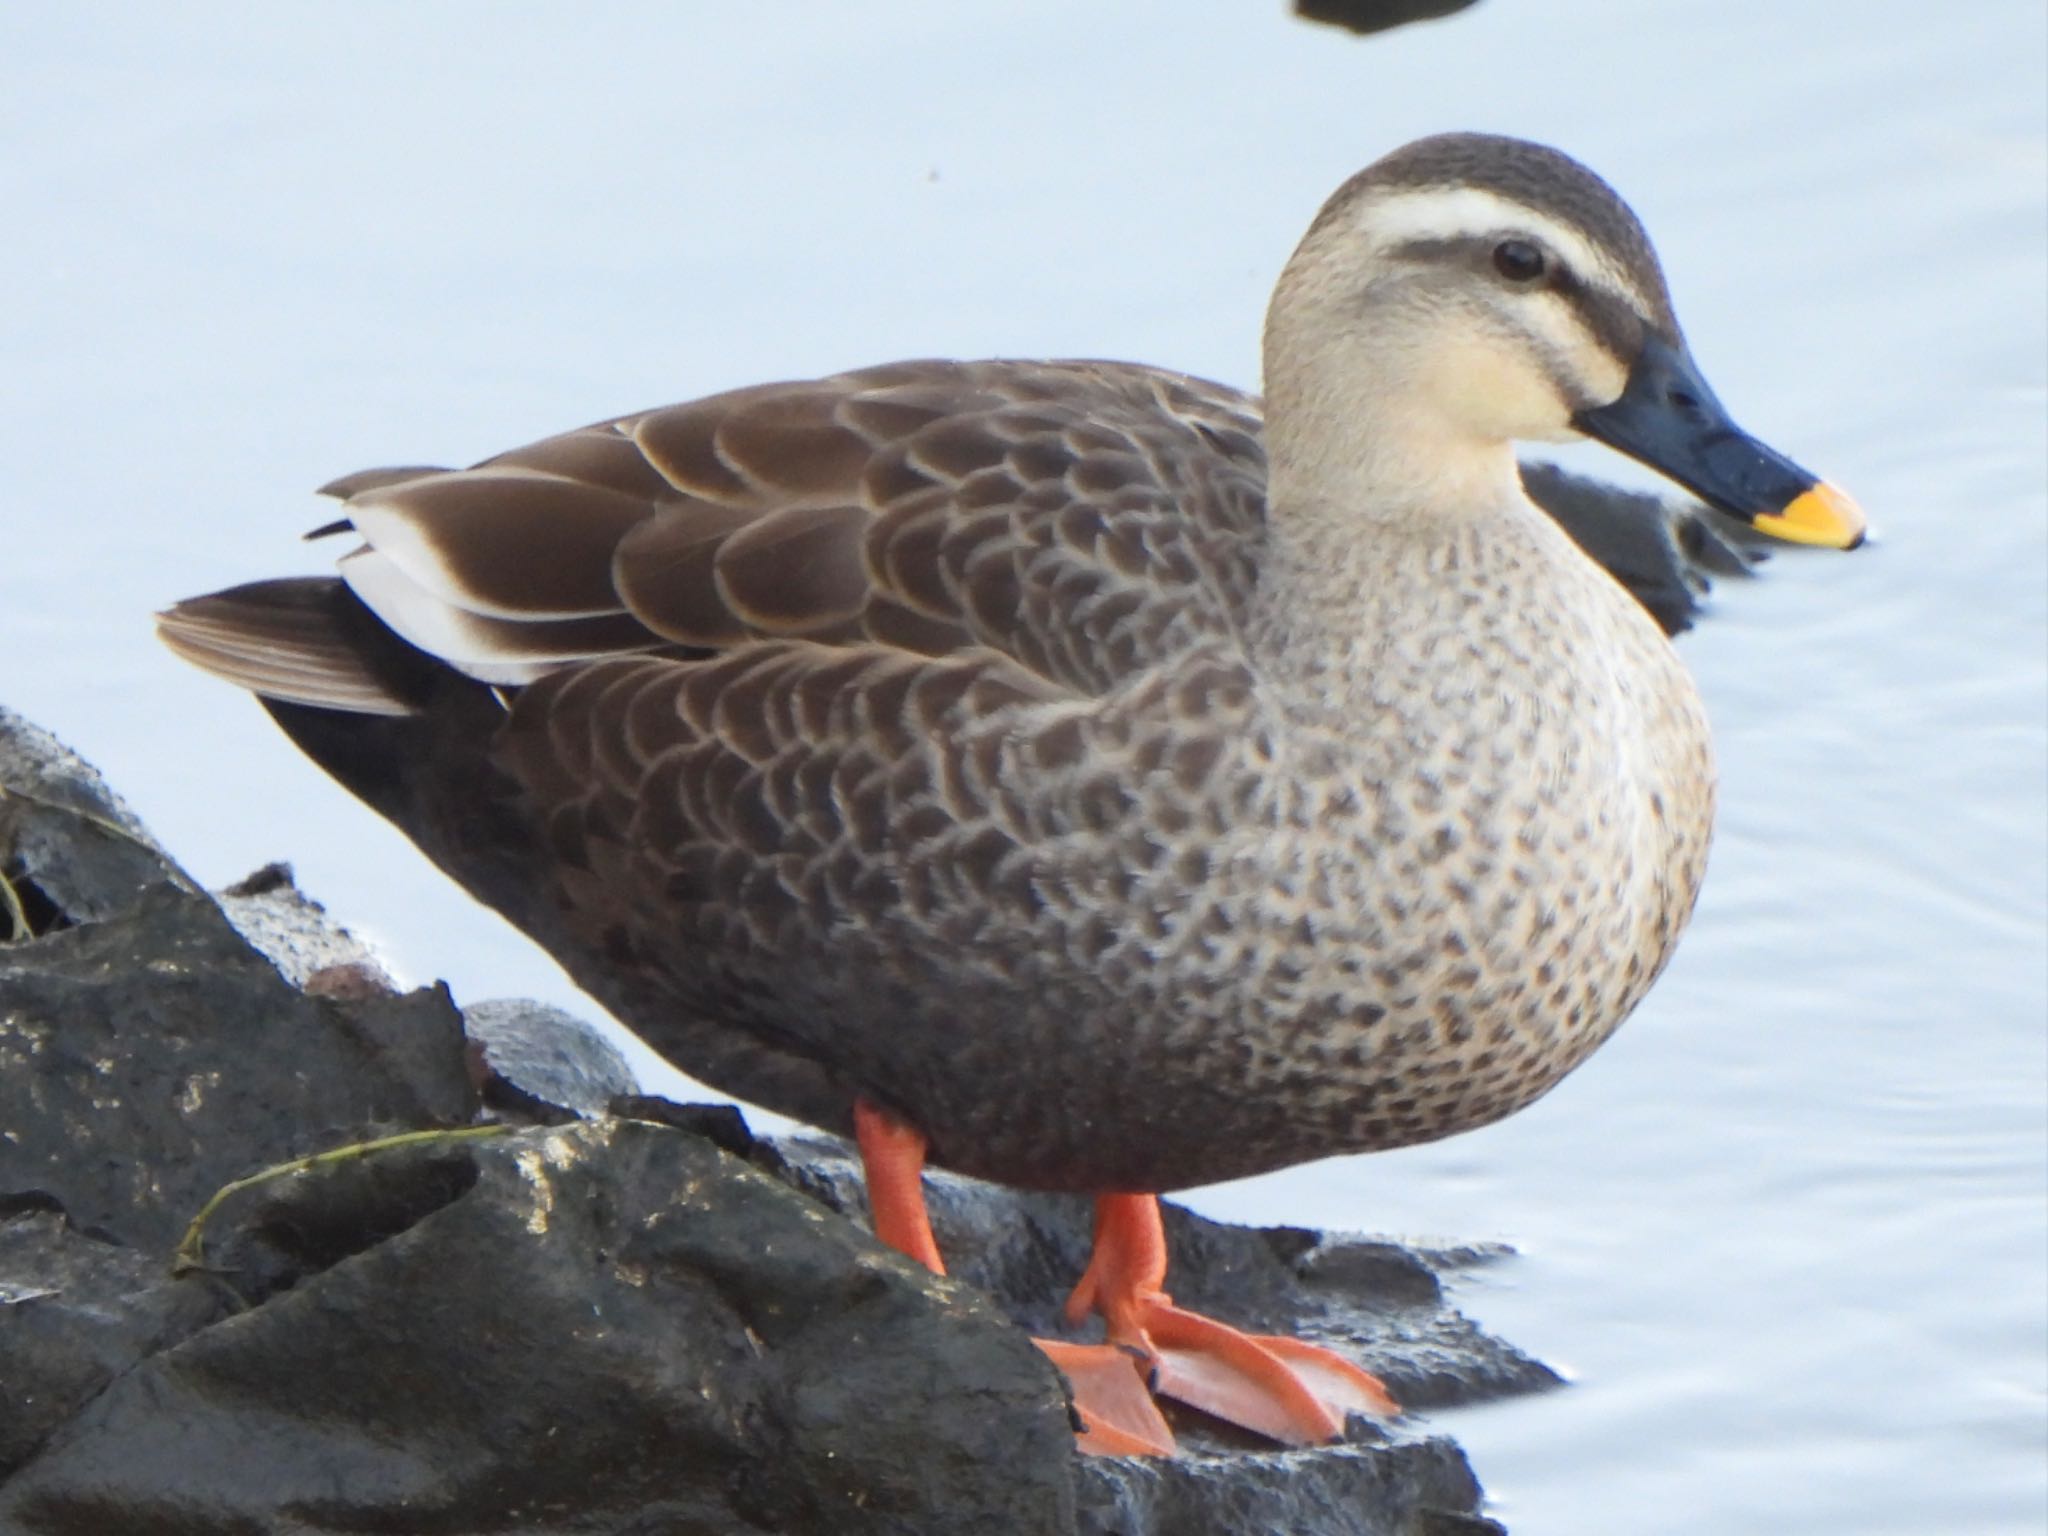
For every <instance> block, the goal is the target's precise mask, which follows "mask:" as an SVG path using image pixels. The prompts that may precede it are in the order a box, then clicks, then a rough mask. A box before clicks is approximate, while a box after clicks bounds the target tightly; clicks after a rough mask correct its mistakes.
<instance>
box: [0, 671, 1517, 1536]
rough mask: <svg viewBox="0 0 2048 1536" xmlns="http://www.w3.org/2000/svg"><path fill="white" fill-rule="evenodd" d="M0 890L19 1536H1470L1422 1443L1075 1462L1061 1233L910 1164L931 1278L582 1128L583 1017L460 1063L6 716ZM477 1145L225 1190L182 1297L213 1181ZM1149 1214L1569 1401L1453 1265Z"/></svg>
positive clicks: (1324, 1325)
mask: <svg viewBox="0 0 2048 1536" xmlns="http://www.w3.org/2000/svg"><path fill="white" fill-rule="evenodd" d="M0 877H4V880H5V883H6V889H7V891H8V893H9V895H10V898H11V899H0V940H6V939H7V938H8V936H9V935H10V934H11V935H12V942H0V1532H4V1533H7V1536H14V1533H17V1532H18V1533H66V1536H69V1533H88V1532H89V1533H93V1536H99V1533H103V1532H116V1531H161V1532H168V1533H183V1532H191V1533H198V1532H207V1533H212V1532H235V1533H238V1536H240V1533H268V1532H279V1533H284V1532H290V1533H313V1532H337V1533H338V1532H343V1531H348V1532H362V1531H377V1532H420V1533H427V1532H445V1531H458V1530H459V1531H462V1532H465V1533H496V1532H506V1533H510V1532H515V1531H518V1532H529V1531H530V1532H560V1533H583V1532H592V1533H595V1532H618V1531H633V1532H645V1533H697V1532H705V1533H710V1532H735V1533H747V1532H788V1533H812V1532H816V1533H826V1532H833V1533H838V1532H849V1533H864V1532H877V1533H879V1532H890V1533H921V1532H958V1531H991V1532H1021V1533H1035V1532H1046V1533H1069V1532H1073V1533H1084V1532H1085V1533H1105V1536H1107V1533H1116V1536H1141V1533H1160V1536H1167V1533H1172V1536H1203V1533H1208V1532H1225V1531H1229V1532H1240V1531H1266V1530H1287V1531H1292V1532H1303V1533H1316V1532H1345V1533H1368V1532H1374V1533H1376V1532H1403V1533H1433V1536H1450V1533H1454V1532H1479V1531H1487V1530H1497V1529H1498V1527H1496V1526H1495V1525H1494V1524H1493V1523H1492V1522H1491V1521H1488V1520H1486V1519H1485V1518H1484V1517H1483V1516H1481V1515H1480V1514H1479V1507H1480V1500H1481V1495H1480V1491H1479V1487H1478V1484H1477V1482H1476V1481H1475V1479H1474V1477H1473V1474H1472V1471H1471V1469H1470V1468H1469V1467H1468V1466H1467V1464H1466V1462H1465V1458H1464V1456H1463V1454H1462V1453H1461V1452H1460V1451H1459V1450H1458V1449H1457V1447H1456V1446H1455V1445H1454V1444H1452V1443H1451V1442H1450V1441H1449V1440H1447V1439H1444V1438H1441V1437H1437V1436H1431V1435H1430V1434H1429V1433H1428V1432H1427V1426H1426V1425H1420V1424H1417V1423H1415V1422H1414V1421H1413V1420H1410V1421H1408V1422H1405V1423H1403V1424H1401V1425H1398V1426H1392V1427H1387V1426H1376V1425H1368V1424H1365V1423H1362V1422H1360V1423H1355V1424H1354V1426H1353V1429H1352V1439H1351V1441H1350V1442H1349V1443H1347V1444H1344V1445H1340V1446H1336V1447H1331V1448H1327V1449H1321V1450H1314V1451H1288V1452H1280V1451H1274V1450H1271V1449H1270V1448H1259V1447H1254V1446H1252V1445H1251V1444H1250V1443H1249V1442H1248V1441H1246V1440H1244V1439H1241V1438H1234V1437H1233V1435H1232V1434H1231V1432H1228V1431H1227V1430H1225V1429H1224V1428H1223V1427H1221V1426H1216V1425H1209V1424H1204V1423H1198V1422H1192V1421H1191V1420H1190V1419H1188V1418H1184V1419H1182V1420H1180V1421H1179V1422H1178V1423H1177V1425H1176V1427H1177V1429H1178V1430H1179V1431H1180V1432H1181V1434H1182V1436H1183V1441H1184V1444H1185V1445H1186V1446H1187V1447H1188V1449H1189V1450H1190V1452H1191V1453H1192V1454H1190V1455H1188V1456H1186V1457H1184V1458H1183V1459H1181V1460H1178V1461H1175V1462H1170V1463H1167V1462H1140V1461H1126V1460H1111V1459H1107V1458H1086V1457H1080V1456H1077V1455H1076V1454H1075V1452H1074V1449H1073V1437H1072V1434H1071V1431H1070V1428H1069V1420H1068V1416H1067V1409H1066V1404H1065V1397H1064V1393H1063V1390H1062V1386H1061V1383H1060V1380H1059V1377H1058V1376H1057V1374H1056V1373H1055V1372H1053V1370H1052V1369H1051V1367H1050V1366H1049V1364H1048V1363H1047V1362H1046V1361H1045V1360H1044V1358H1043V1357H1042V1356H1041V1355H1040V1354H1039V1353H1038V1351H1037V1350H1036V1349H1035V1348H1033V1347H1032V1345H1031V1343H1030V1341H1029V1338H1028V1336H1027V1332H1026V1330H1027V1329H1036V1330H1040V1331H1044V1330H1048V1329H1050V1328H1052V1327H1053V1326H1054V1324H1055V1318H1056V1314H1057V1310H1058V1306H1059V1302H1060V1300H1061V1298H1062V1297H1063V1295H1064V1293H1065V1290H1066V1288H1067V1286H1069V1285H1070V1284H1071V1283H1072V1281H1073V1279H1074V1277H1075V1276H1076V1275H1078V1273H1079V1272H1080V1268H1081V1264H1082V1260H1083V1258H1084V1256H1085V1252H1086V1247H1087V1241H1088V1235H1089V1220H1090V1217H1089V1209H1088V1205H1087V1202H1085V1201H1083V1200H1076V1199H1071V1198H1064V1197H1050V1196H1035V1195H1018V1194H1014V1193H1011V1192H1007V1191H1003V1190H997V1189H992V1188H990V1187H988V1186H985V1185H979V1184H974V1183H971V1182H969V1181H965V1180H959V1179H953V1178H948V1177H945V1176H937V1177H935V1178H934V1179H933V1181H932V1191H931V1195H932V1203H933V1216H934V1221H935V1225H936V1227H937V1229H938V1235H939V1238H940V1241H941V1244H942V1245H943V1246H944V1247H945V1249H946V1251H947V1254H948V1258H949V1261H950V1263H951V1264H952V1267H953V1277H952V1278H950V1279H940V1278H937V1277H934V1276H931V1275H928V1274H926V1273H924V1272H923V1271H922V1270H920V1269H919V1268H917V1267H916V1266H915V1265H913V1264H910V1263H909V1262H908V1261H906V1260H904V1259H902V1258H900V1257H899V1256H898V1255H896V1254H894V1253H892V1252H890V1251H888V1250H886V1249H884V1248H882V1247H880V1246H878V1245H877V1244H876V1243H875V1242H874V1241H873V1239H872V1238H871V1237H870V1235H869V1234H868V1231H867V1229H866V1226H865V1225H864V1201H863V1198H862V1195H861V1192H860V1186H859V1181H858V1178H857V1170H856V1168H855V1166H854V1164H853V1162H852V1161H851V1159H850V1157H849V1155H848V1152H847V1150H846V1149H845V1148H844V1147H843V1146H841V1145H840V1144H838V1143H836V1142H831V1141H829V1140H823V1139H820V1140H801V1141H793V1142H786V1143H785V1142H767V1141H757V1140H755V1139H754V1138H753V1137H752V1136H751V1135H750V1134H749V1133H748V1131H747V1129H746V1127H745V1123H744V1121H743V1120H742V1119H741V1118H740V1116H739V1115H738V1114H737V1112H735V1111H734V1110H732V1109H731V1108H730V1107H729V1106H678V1105H672V1104H668V1103H666V1102H665V1101H661V1100H651V1099H640V1098H633V1097H630V1096H622V1097H613V1098H612V1099H611V1100H610V1101H609V1106H608V1110H607V1112H604V1113H598V1114H594V1115H591V1114H590V1112H591V1111H592V1110H593V1109H594V1107H595V1098H594V1096H595V1095H597V1094H599V1093H601V1092H602V1091H604V1090H609V1089H613V1088H617V1087H619V1086H622V1085H623V1081H624V1080H623V1079H622V1078H621V1077H620V1075H619V1072H618V1067H617V1064H616V1063H614V1062H613V1061H612V1060H610V1059H609V1058H608V1056H607V1054H606V1052H607V1051H608V1049H609V1048H608V1047H606V1048H604V1049H602V1050H599V1049H593V1048H592V1047H591V1043H590V1041H589V1040H588V1039H584V1038H581V1031H582V1030H583V1026H581V1025H580V1024H578V1023H576V1021H574V1020H567V1021H564V1020H562V1019H558V1018H557V1019H551V1018H550V1017H549V1016H548V1015H547V1013H546V1012H545V1011H541V1012H538V1013H528V1012H519V1011H517V1010H514V1011H512V1012H511V1013H506V1012H503V1011H500V1012H498V1013H497V1014H495V1015H492V1014H489V1013H487V1014H486V1016H485V1018H484V1019H483V1020H482V1021H481V1027H479V1028H477V1029H476V1030H475V1031H474V1033H475V1034H476V1035H478V1036H480V1037H481V1043H479V1042H478V1041H476V1040H472V1039H469V1038H466V1037H465V1033H464V1022H463V1016H462V1015H461V1013H459V1012H458V1011H457V1010H456V1009H455V1007H454V1006H453V1005H452V1003H451V1002H450V1000H449V999H448V998H447V996H446V994H445V992H443V991H441V990H439V989H429V990H424V991H420V992H415V993H411V994H407V995H396V994H394V993H393V992H391V991H390V990H389V989H388V986H387V985H386V984H384V983H383V981H382V979H381V972H380V971H378V970H377V969H376V967H375V962H374V958H373V957H369V956H367V955H363V954H361V953H360V952H359V951H355V950H351V949H350V947H349V944H348V942H347V940H346V937H345V936H344V935H340V934H338V933H337V932H336V931H335V930H333V928H332V925H330V924H326V923H325V922H324V919H322V918H321V917H320V916H319V914H318V909H317V908H312V907H310V905H309V904H306V903H305V902H304V901H303V898H300V897H298V896H297V893H296V892H293V891H291V890H290V886H289V880H288V877H286V876H283V875H281V874H280V873H278V872H276V871H267V872H259V877H257V878H256V879H254V880H252V882H246V883H245V884H246V885H248V886H250V887H251V889H247V890H242V891H241V892H240V894H239V895H237V896H236V897H234V898H231V899H230V900H229V901H228V902H227V905H228V906H229V907H230V909H235V908H236V906H237V903H238V902H239V903H241V904H242V906H243V908H244V910H242V911H240V912H238V915H237V920H236V921H235V922H230V921H229V919H228V918H227V917H225V916H223V914H222V911H221V908H220V906H219V905H217V904H216V902H215V901H214V899H213V898H210V897H208V896H207V895H205V894H204V893H202V892H200V891H198V890H197V889H195V888H194V886H193V884H192V882H191V881H190V880H189V879H187V878H186V877H185V876H184V875H183V874H182V872H180V871H179V870H178V869H177V868H176V866H175V865H173V864H172V863H171V862H170V861H169V859H168V858H166V857H165V856H164V855H163V854H162V852H161V851H160V850H158V849H157V848H156V847H155V846H154V844H153V843H152V842H151V841H150V840H149V838H148V836H147V834H146V833H145V832H144V831H143V830H142V829H141V828H140V827H139V826H137V825H136V824H135V823H134V821H133V818H132V817H130V816H128V814H127V813H126V812H125V810H124V809H122V808H121V807H120V805H119V803H118V801H116V800H115V799H114V798H113V797H112V796H111V795H110V794H109V793H107V792H106V790H105V789H104V786H101V785H100V784H99V783H98V781H97V779H96V778H95V777H94V776H93V775H92V774H91V771H90V770H89V769H87V768H85V766H84V765H83V764H80V763H78V762H77V761H76V759H74V758H71V757H70V756H69V754H67V753H65V752H64V751H63V749H62V748H61V747H59V746H58V745H57V744H56V743H54V742H53V741H51V740H50V739H49V738H48V737H47V736H44V735H42V734H41V733H40V732H37V731H36V730H35V729H34V728H33V727H30V726H27V725H26V724H25V723H23V722H21V721H20V720H19V719H18V718H16V717H14V716H12V715H9V714H7V713H6V712H5V711H4V710H0ZM250 903H257V904H259V905H260V906H261V909H262V910H261V911H260V912H259V914H258V916H256V917H253V918H252V917H251V916H250V914H249V912H248V910H246V909H247V907H248V905H249V904H250ZM280 932H281V933H282V934H283V937H279V936H278V935H279V933H280ZM245 933H248V934H250V935H251V936H252V937H254V938H255V939H256V940H257V941H258V942H259V943H261V944H262V945H263V948H262V950H260V951H259V950H258V949H257V948H254V947H252V945H251V943H250V940H249V938H245V937H244V934H245ZM494 1037H495V1043H493V1042H494ZM598 1044H599V1045H602V1042H601V1041H600V1042H598ZM514 1074H517V1078H518V1080H517V1081H514V1080H513V1077H514ZM563 1101H568V1102H566V1103H564V1102H563ZM578 1112H581V1114H584V1115H590V1117H589V1118H581V1117H579V1113H578ZM480 1116H483V1117H485V1118H489V1117H493V1116H494V1117H495V1118H496V1122H497V1124H498V1127H499V1129H498V1130H497V1131H496V1132H493V1133H488V1134H487V1135H486V1136H484V1137H481V1138H476V1137H472V1138H471V1139H464V1140H456V1141H441V1142H430V1143H426V1144H414V1145H407V1146H403V1147H393V1148H389V1149H386V1150H382V1151H376V1152H370V1153H365V1154H362V1155H360V1156H352V1157H341V1158H338V1159H333V1160H327V1161H323V1162H321V1163H320V1164H318V1165H317V1166H315V1167H313V1168H310V1169H307V1170H305V1171H301V1172H297V1173H292V1174H289V1175H285V1176H280V1177H278V1178H275V1179H272V1180H269V1181H267V1182H263V1183H260V1184H257V1185H255V1186H253V1187H251V1188H249V1189H247V1190H245V1191H243V1192H240V1193H237V1194H234V1195H232V1196H230V1197H229V1198H228V1199H227V1200H226V1201H225V1202H224V1203H223V1204H222V1205H221V1207H220V1208H219V1209H218V1210H217V1211H216V1212H215V1213H214V1214H213V1215H212V1216H211V1218H210V1220H209V1224H208V1227H207V1230H206V1233H205V1251H204V1262H203V1264H202V1265H201V1266H199V1267H196V1268H193V1267H188V1268H186V1269H185V1270H184V1271H183V1272H181V1273H175V1274H174V1273H173V1263H172V1259H173V1254H174V1251H175V1250H176V1249H177V1247H178V1244H179V1242H180V1240H181V1238H182V1237H183V1235H184V1233H185V1229H186V1226H187V1223H188V1222H190V1221H191V1219H192V1217H193V1216H194V1214H195V1213H197V1212H198V1211H199V1210H200V1209H201V1208H202V1206H204V1205H205V1204H206V1202H207V1201H208V1199H209V1198H210V1197H211V1196H213V1195H214V1193H215V1192H216V1191H217V1190H218V1189H220V1188H221V1187H222V1186H224V1185H226V1184H228V1183H229V1182H230V1181H232V1180H235V1179H239V1178H242V1177H244V1176H246V1175H249V1174H252V1173H255V1172H257V1171H258V1170H261V1169H264V1168H266V1167H268V1166H270V1165H273V1164H277V1163H280V1162H283V1161H285V1160H288V1159H294V1158H301V1157H305V1156H307V1155H308V1154H315V1153H320V1152H323V1151H326V1150H328V1149H333V1148H337V1147H342V1146H346V1145H349V1144H352V1143H360V1142H364V1141H366V1140H369V1139H372V1138H376V1137H383V1136H389V1135H391V1134H393V1133H398V1132H409V1131H416V1130H421V1129H427V1128H434V1127H444V1128H449V1129H458V1128H460V1129H465V1130H466V1129H470V1128H473V1127H475V1126H476V1125H477V1123H478V1121H479V1117H480ZM849 1216H851V1217H853V1218H855V1219H851V1220H850V1219H848V1217H849ZM1167 1221H1168V1232H1169V1238H1170V1241H1171V1242H1172V1244H1173V1248H1174V1254H1175V1270H1174V1289H1175V1295H1176V1298H1177V1299H1179V1300H1181V1301H1182V1302H1184V1303H1186V1304H1190V1305H1193V1306H1197V1307H1202V1308H1206V1309H1209V1310H1213V1311H1215V1312H1217V1313H1219V1314H1221V1315H1223V1316H1226V1317H1228V1318H1230V1319H1231V1320H1233V1321H1236V1322H1240V1323H1245V1324H1251V1325H1256V1326H1259V1327H1265V1328H1274V1329H1281V1328H1285V1329H1290V1330H1295V1331H1299V1332H1302V1333H1304V1334H1306V1335H1308V1336H1311V1337H1315V1338H1319V1339H1322V1340H1325V1341H1327V1342H1331V1343H1334V1344H1336V1345H1338V1346H1339V1347H1340V1348H1344V1349H1346V1350H1347V1351H1349V1352H1351V1353H1353V1354H1354V1355H1355V1356H1356V1357H1357V1358H1359V1359H1360V1360H1361V1361H1362V1362H1363V1363H1364V1364H1366V1365H1367V1366H1368V1367H1369V1368H1371V1369H1373V1370H1375V1371H1377V1372H1378V1373H1379V1374H1380V1375H1381V1376H1382V1377H1383V1378H1384V1379H1385V1380H1386V1381H1387V1383H1388V1385H1389V1386H1390V1387H1391V1389H1392V1390H1393V1391H1394V1393H1395V1394H1396V1396H1397V1397H1399V1398H1401V1399H1402V1400H1403V1402H1404V1403H1405V1404H1407V1405H1408V1406H1409V1407H1410V1408H1411V1409H1427V1408H1430V1407H1434V1406H1439V1405H1445V1404H1450V1403H1458V1402H1469V1401H1474V1400H1477V1399H1481V1398H1485V1397H1490V1396H1496V1395H1500V1394H1502V1393H1507V1392H1516V1391H1527V1390H1534V1389H1538V1388H1541V1387H1544V1386H1547V1385H1550V1384H1553V1383H1554V1382H1555V1380H1556V1378H1555V1377H1554V1376H1553V1375H1552V1374H1551V1373H1550V1372H1549V1371H1548V1370H1547V1369H1546V1368H1544V1367H1543V1366H1541V1365H1539V1364H1537V1363H1535V1362H1533V1361H1531V1360H1529V1359H1528V1358H1527V1357H1525V1356H1523V1355H1521V1354H1519V1353H1518V1352H1516V1351H1514V1350H1513V1349H1512V1348H1510V1347H1509V1346H1507V1345H1504V1344H1502V1343H1500V1342H1499V1341H1497V1340H1494V1339H1491V1338H1489V1337H1488V1336H1486V1335H1484V1334H1482V1333H1481V1332H1479V1331H1478V1330H1477V1329H1476V1328H1474V1327H1473V1326H1472V1325H1471V1324H1470V1323H1469V1322H1468V1321H1466V1320H1465V1319H1464V1318H1462V1317H1461V1316H1459V1315H1458V1313H1457V1312H1456V1311H1455V1310H1453V1309H1451V1308H1450V1307H1448V1306H1447V1305H1446V1303H1445V1301H1444V1297H1443V1291H1442V1284H1441V1279H1442V1277H1443V1276H1444V1275H1445V1274H1447V1273H1449V1272H1452V1271H1454V1270H1456V1269H1457V1268H1459V1267H1460V1266H1462V1265H1464V1264H1467V1263H1471V1262H1483V1261H1484V1260H1485V1259H1486V1258H1487V1257H1488V1256H1489V1255H1487V1254H1486V1253H1484V1252H1472V1253H1427V1252H1419V1251H1416V1250H1411V1249H1407V1248H1403V1247H1400V1246H1398V1245H1395V1244H1391V1243H1379V1242H1366V1241H1354V1240H1339V1239H1331V1238H1325V1237H1320V1236H1318V1235H1317V1234H1315V1233H1311V1232H1305V1231H1299V1230H1292V1229H1275V1230H1266V1231H1255V1230H1251V1229H1243V1228H1230V1227H1223V1226H1219V1225H1216V1224H1214V1223H1209V1222H1206V1221H1203V1220H1201V1219H1200V1218H1198V1217H1196V1216H1193V1215H1191V1214H1189V1213H1186V1212H1183V1211H1179V1210H1176V1209H1174V1208H1171V1207H1169V1209H1168V1213H1167ZM1020 1325H1021V1326H1020Z"/></svg>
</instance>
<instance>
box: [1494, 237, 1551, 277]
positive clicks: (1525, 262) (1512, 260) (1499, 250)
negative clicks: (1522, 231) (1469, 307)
mask: <svg viewBox="0 0 2048 1536" xmlns="http://www.w3.org/2000/svg"><path fill="white" fill-rule="evenodd" d="M1547 265H1548V264H1547V263H1546V262H1545V261H1544V259H1543V252H1542V250H1541V249H1540V248H1539V247H1537V246H1534V245H1531V244H1530V243H1529V242H1528V241H1527V240H1503V241H1501V243H1500V244H1499V245H1496V246H1495V247H1494V248H1493V270H1494V271H1496V272H1498V273H1499V274H1500V275H1501V276H1502V277H1504V278H1506V279H1507V280H1508V281H1509V282H1511V283H1533V282H1535V281H1536V279H1538V278H1539V277H1541V276H1542V275H1543V273H1544V269H1545V267H1546V266H1547Z"/></svg>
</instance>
